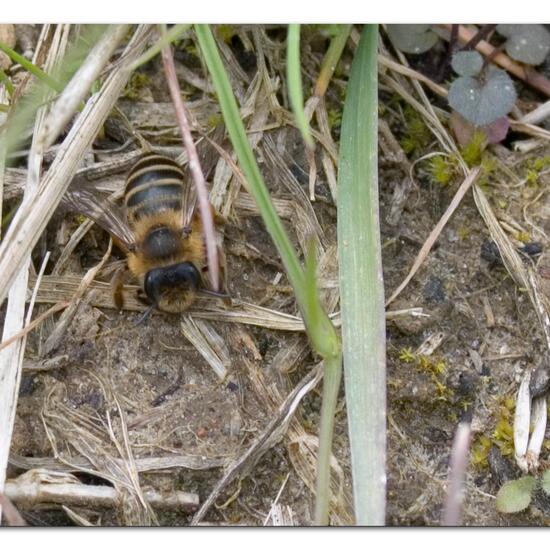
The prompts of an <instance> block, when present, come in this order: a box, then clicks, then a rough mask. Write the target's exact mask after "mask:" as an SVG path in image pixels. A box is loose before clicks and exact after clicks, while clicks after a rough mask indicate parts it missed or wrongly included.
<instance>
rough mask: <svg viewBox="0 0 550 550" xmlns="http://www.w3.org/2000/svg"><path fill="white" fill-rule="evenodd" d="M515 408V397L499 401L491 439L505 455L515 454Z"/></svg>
mask: <svg viewBox="0 0 550 550" xmlns="http://www.w3.org/2000/svg"><path fill="white" fill-rule="evenodd" d="M514 410H515V401H514V398H513V397H505V398H504V399H502V400H501V401H500V402H499V405H498V412H497V422H496V425H495V429H494V431H493V434H492V437H491V439H492V442H493V443H494V444H495V445H496V446H497V447H498V448H499V449H500V452H501V454H502V455H503V456H511V455H512V454H514V428H513V427H512V419H513V415H514Z"/></svg>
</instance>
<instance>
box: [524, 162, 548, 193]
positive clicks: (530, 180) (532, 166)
mask: <svg viewBox="0 0 550 550" xmlns="http://www.w3.org/2000/svg"><path fill="white" fill-rule="evenodd" d="M548 167H550V155H546V156H544V157H537V158H534V159H530V160H529V161H528V162H527V173H526V176H525V178H526V180H527V185H529V186H530V187H538V185H539V184H540V181H539V178H540V173H541V172H542V171H543V170H546V169H547V168H548Z"/></svg>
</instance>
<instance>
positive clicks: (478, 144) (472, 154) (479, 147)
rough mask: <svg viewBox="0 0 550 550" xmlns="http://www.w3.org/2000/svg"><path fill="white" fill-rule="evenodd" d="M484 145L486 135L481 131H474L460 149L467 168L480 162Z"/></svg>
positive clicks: (485, 144)
mask: <svg viewBox="0 0 550 550" xmlns="http://www.w3.org/2000/svg"><path fill="white" fill-rule="evenodd" d="M486 147H487V136H486V135H485V134H484V133H483V132H474V135H473V136H472V139H471V140H470V141H469V142H468V143H467V144H466V145H465V146H464V147H463V148H462V150H461V151H460V153H461V154H462V158H463V159H464V162H465V163H466V164H467V165H468V167H469V168H472V167H473V166H478V165H480V164H481V160H482V155H483V151H485V148H486Z"/></svg>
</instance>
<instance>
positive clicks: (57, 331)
mask: <svg viewBox="0 0 550 550" xmlns="http://www.w3.org/2000/svg"><path fill="white" fill-rule="evenodd" d="M112 246H113V243H112V240H110V241H109V246H108V248H107V251H106V252H105V254H104V255H103V258H102V259H101V261H100V262H99V263H98V264H97V265H96V266H94V267H92V268H91V269H89V270H88V272H87V273H86V274H85V275H84V277H82V280H81V282H80V284H79V285H78V289H77V291H76V292H75V293H74V295H73V297H72V298H71V301H70V303H69V305H68V307H67V309H65V311H64V312H63V314H62V315H61V317H60V318H59V319H58V321H57V323H56V325H55V328H54V329H53V330H52V332H51V333H50V334H49V336H48V338H47V340H46V342H45V343H44V345H43V347H42V351H41V355H42V356H44V355H47V354H49V353H50V352H52V351H53V350H54V349H55V348H57V346H58V345H59V343H60V341H61V339H62V338H63V336H64V335H65V333H66V331H67V329H68V327H69V325H70V324H71V322H72V320H73V318H74V316H75V315H76V312H77V311H78V308H79V306H80V304H81V303H82V299H83V298H84V295H85V294H86V292H87V290H88V287H89V286H90V284H91V283H92V281H93V280H94V279H95V277H96V275H97V273H98V272H99V271H100V270H101V269H103V266H104V265H105V262H106V261H107V260H108V259H109V257H110V256H111V249H112Z"/></svg>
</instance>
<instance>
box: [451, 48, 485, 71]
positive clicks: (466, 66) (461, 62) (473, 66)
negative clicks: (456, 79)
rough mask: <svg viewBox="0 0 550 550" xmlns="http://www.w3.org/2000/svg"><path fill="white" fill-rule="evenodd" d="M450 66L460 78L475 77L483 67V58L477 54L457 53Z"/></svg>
mask: <svg viewBox="0 0 550 550" xmlns="http://www.w3.org/2000/svg"><path fill="white" fill-rule="evenodd" d="M451 65H452V66H453V70H454V71H455V73H458V74H459V75H460V76H477V75H478V74H479V73H480V71H481V69H482V67H483V57H481V55H480V54H479V53H478V52H457V53H455V54H454V55H453V60H452V62H451Z"/></svg>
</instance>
